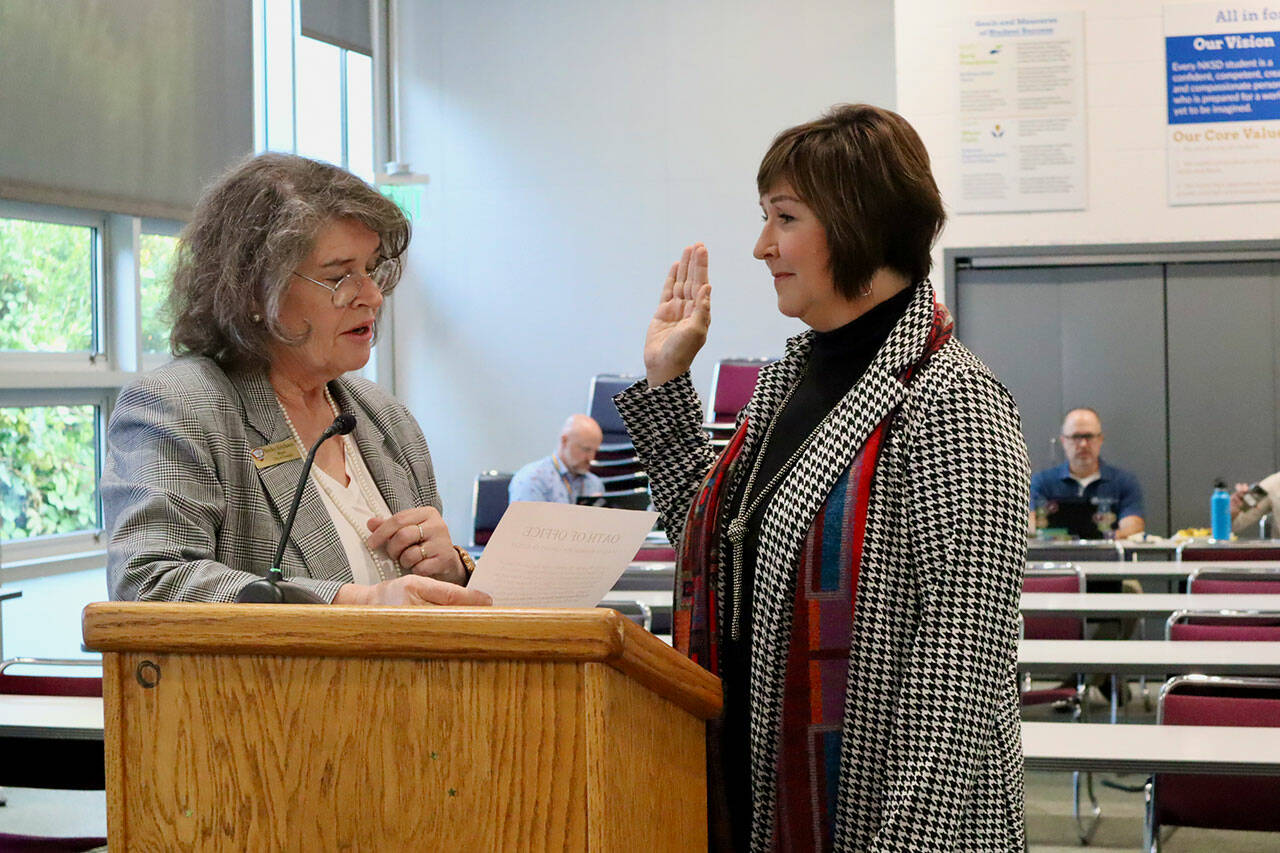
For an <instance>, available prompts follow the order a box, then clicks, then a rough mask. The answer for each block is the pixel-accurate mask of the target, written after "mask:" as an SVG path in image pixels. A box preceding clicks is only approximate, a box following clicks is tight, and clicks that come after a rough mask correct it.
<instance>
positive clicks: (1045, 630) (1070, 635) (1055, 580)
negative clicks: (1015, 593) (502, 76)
mask: <svg viewBox="0 0 1280 853" xmlns="http://www.w3.org/2000/svg"><path fill="white" fill-rule="evenodd" d="M1084 588H1085V587H1084V572H1083V571H1082V570H1081V569H1079V568H1077V567H1076V566H1074V565H1072V564H1071V563H1038V562H1037V563H1027V568H1026V570H1025V571H1024V572H1023V575H1022V591H1023V592H1084ZM1022 635H1023V637H1025V638H1026V639H1028V640H1083V639H1084V620H1083V619H1081V618H1079V617H1076V616H1028V617H1025V618H1024V619H1023V630H1022Z"/></svg>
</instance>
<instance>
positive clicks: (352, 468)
mask: <svg viewBox="0 0 1280 853" xmlns="http://www.w3.org/2000/svg"><path fill="white" fill-rule="evenodd" d="M324 399H325V401H326V402H328V404H329V409H330V410H331V411H332V412H333V416H334V417H335V418H336V417H338V415H339V414H341V410H339V409H338V404H337V403H335V402H334V400H333V395H331V394H330V393H329V386H328V385H326V386H325V388H324ZM276 402H277V403H278V404H279V405H280V412H281V414H283V415H284V422H285V423H286V424H288V426H289V432H290V433H292V435H293V440H294V441H295V442H297V445H298V452H299V453H300V454H302V456H303V458H306V453H307V446H306V445H305V444H303V443H302V436H301V435H300V434H299V433H298V428H297V427H296V426H294V425H293V418H291V417H289V410H288V409H286V408H285V405H284V402H283V401H282V400H281V399H280V396H279V395H276ZM341 438H342V461H343V463H344V465H345V466H346V469H347V476H348V477H349V478H350V479H351V480H354V481H355V483H356V487H357V488H358V489H359V490H360V495H361V497H363V498H364V502H365V504H366V505H367V506H368V507H369V511H370V512H377V506H378V501H377V499H376V498H375V497H373V496H371V495H370V490H371V489H372V488H373V487H372V484H370V483H367V482H366V480H367V479H368V478H367V477H364V476H361V475H362V473H363V471H362V468H361V466H360V465H359V464H357V463H356V461H355V460H353V459H352V458H351V457H352V454H355V453H359V450H357V449H356V447H355V446H354V442H353V441H352V440H351V436H350V435H344V436H341ZM311 480H312V481H313V482H314V483H315V484H316V485H317V486H318V487H319V488H320V490H321V491H322V492H324V493H325V496H327V497H328V498H329V502H330V503H332V504H333V506H335V507H336V508H337V510H338V512H339V514H341V515H342V517H343V518H344V519H346V521H347V523H348V524H350V525H351V528H352V529H353V530H355V532H356V536H357V537H358V538H359V539H360V544H361V545H363V546H364V549H365V551H367V552H368V553H369V556H370V558H372V560H373V566H374V569H375V570H376V571H377V573H378V575H379V577H381V578H382V579H383V580H390V579H392V578H395V577H397V576H398V575H399V572H397V571H396V567H395V565H394V564H393V563H392V561H391V558H390V557H388V556H387V555H386V553H385V551H382V549H377V550H375V549H373V548H370V547H369V537H370V536H372V535H373V534H372V533H371V532H370V531H369V528H368V525H365V524H362V523H361V520H360V519H359V518H356V517H353V514H352V513H351V512H350V510H349V509H348V508H347V505H346V503H345V502H344V501H341V500H339V499H338V496H337V495H335V494H334V493H333V491H332V490H331V489H330V488H329V484H328V483H326V482H325V478H323V477H320V476H318V475H317V474H316V473H315V472H314V471H312V472H311ZM375 493H376V490H375ZM379 497H380V496H379ZM380 551H382V553H379V552H380ZM388 571H389V572H390V573H388Z"/></svg>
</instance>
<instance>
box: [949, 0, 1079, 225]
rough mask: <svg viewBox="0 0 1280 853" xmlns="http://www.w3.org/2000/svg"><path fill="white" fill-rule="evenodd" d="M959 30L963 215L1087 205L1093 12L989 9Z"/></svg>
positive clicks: (959, 203) (957, 203)
mask: <svg viewBox="0 0 1280 853" xmlns="http://www.w3.org/2000/svg"><path fill="white" fill-rule="evenodd" d="M959 27H960V31H959V32H958V34H957V36H958V38H957V48H958V55H957V59H958V61H959V68H958V74H957V80H958V81H959V92H958V102H959V105H960V185H959V196H958V197H953V198H952V199H951V202H952V206H953V207H954V208H955V209H956V210H957V211H959V212H961V213H1002V212H1009V211H1032V210H1081V209H1083V208H1084V206H1085V190H1086V185H1085V111H1084V109H1085V105H1084V13H1083V12H1063V13H1042V14H1034V15H1017V14H1008V15H980V16H976V17H971V18H966V19H964V20H963V21H962V22H961V23H960V24H959Z"/></svg>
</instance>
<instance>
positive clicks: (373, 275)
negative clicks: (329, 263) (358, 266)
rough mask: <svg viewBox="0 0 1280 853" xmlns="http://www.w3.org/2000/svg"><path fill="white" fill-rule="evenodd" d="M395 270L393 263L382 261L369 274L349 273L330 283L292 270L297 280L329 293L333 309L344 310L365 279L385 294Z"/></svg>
mask: <svg viewBox="0 0 1280 853" xmlns="http://www.w3.org/2000/svg"><path fill="white" fill-rule="evenodd" d="M395 268H396V264H395V261H391V260H388V261H383V262H382V263H380V264H378V265H377V266H376V267H374V268H373V270H372V271H371V272H349V273H347V274H346V275H344V276H343V277H342V278H339V279H337V280H335V281H332V282H328V281H321V280H320V279H317V278H312V277H311V276H309V275H303V274H302V273H300V272H298V271H297V270H293V274H294V275H296V276H297V277H298V278H305V279H306V280H307V281H309V282H311V283H312V284H318V285H320V286H321V287H323V288H324V289H325V290H327V291H329V293H330V295H331V298H332V299H333V307H334V308H346V307H347V306H348V305H350V304H351V302H352V301H353V300H354V299H355V298H356V294H358V293H359V292H360V288H361V287H363V286H364V283H365V280H366V279H368V280H369V281H371V282H373V286H374V287H376V288H378V292H379V293H385V292H386V290H387V284H388V283H389V282H390V281H391V277H392V276H391V274H392V272H393V271H394V270H395Z"/></svg>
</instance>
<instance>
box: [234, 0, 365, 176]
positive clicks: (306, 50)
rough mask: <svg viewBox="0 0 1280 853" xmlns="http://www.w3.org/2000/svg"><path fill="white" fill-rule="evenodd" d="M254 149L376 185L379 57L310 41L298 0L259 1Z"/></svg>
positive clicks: (257, 12)
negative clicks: (329, 166) (307, 160)
mask: <svg viewBox="0 0 1280 853" xmlns="http://www.w3.org/2000/svg"><path fill="white" fill-rule="evenodd" d="M255 11H256V16H257V17H256V20H257V21H258V30H259V32H258V34H257V35H258V38H257V57H258V59H257V65H256V78H257V79H256V83H255V85H256V87H257V90H258V91H257V98H256V103H257V105H258V108H257V110H256V111H255V112H256V115H255V137H256V148H257V149H258V150H259V151H288V152H291V153H294V154H301V155H302V156H304V157H311V158H313V159H316V160H325V161H327V162H330V163H333V164H335V165H338V166H342V167H343V168H344V169H348V170H350V171H351V172H354V173H355V174H357V175H359V176H360V177H362V178H364V179H365V180H366V181H369V182H372V181H373V178H374V162H373V60H372V59H371V58H370V57H369V56H367V55H365V54H363V53H359V52H357V51H354V50H347V49H345V48H341V47H337V46H335V45H332V44H329V43H327V42H323V41H319V40H318V39H313V38H308V37H307V36H304V35H302V33H301V32H300V30H299V18H300V16H299V14H298V8H297V5H296V3H295V2H294V0H258V5H257V7H256V10H255Z"/></svg>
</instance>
